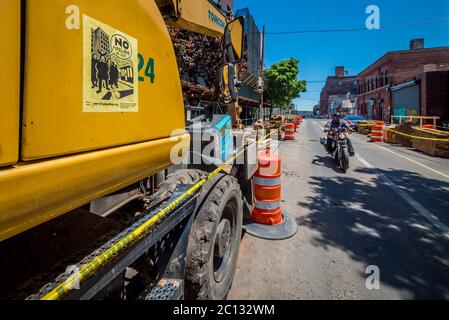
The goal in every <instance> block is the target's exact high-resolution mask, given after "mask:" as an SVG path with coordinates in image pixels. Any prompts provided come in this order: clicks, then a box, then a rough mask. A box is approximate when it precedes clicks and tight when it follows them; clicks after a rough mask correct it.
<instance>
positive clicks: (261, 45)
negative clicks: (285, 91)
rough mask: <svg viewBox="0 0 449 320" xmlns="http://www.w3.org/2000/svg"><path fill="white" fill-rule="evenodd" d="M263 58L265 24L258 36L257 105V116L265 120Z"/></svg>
mask: <svg viewBox="0 0 449 320" xmlns="http://www.w3.org/2000/svg"><path fill="white" fill-rule="evenodd" d="M264 60H265V26H263V31H262V36H261V37H260V69H259V92H260V106H259V118H260V119H261V120H263V121H265V114H264V101H263V91H264V90H263V89H264V81H263V67H264Z"/></svg>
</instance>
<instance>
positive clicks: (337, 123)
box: [327, 112, 355, 157]
mask: <svg viewBox="0 0 449 320" xmlns="http://www.w3.org/2000/svg"><path fill="white" fill-rule="evenodd" d="M339 128H345V129H346V131H347V132H349V131H350V130H352V129H351V126H350V125H349V123H348V122H346V121H345V120H342V118H341V113H339V112H337V113H335V114H334V115H333V117H332V121H331V122H330V124H329V130H330V131H336V130H338V129H339ZM347 140H348V151H349V154H350V155H351V157H352V156H354V155H355V152H354V147H353V145H352V141H351V140H350V139H349V137H348V138H347ZM332 144H333V140H332V139H331V137H328V138H327V151H328V152H329V153H331V152H332Z"/></svg>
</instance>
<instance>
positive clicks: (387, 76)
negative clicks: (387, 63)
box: [385, 70, 390, 85]
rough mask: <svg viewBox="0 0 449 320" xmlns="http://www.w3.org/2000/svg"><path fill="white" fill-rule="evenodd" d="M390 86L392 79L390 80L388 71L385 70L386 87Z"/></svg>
mask: <svg viewBox="0 0 449 320" xmlns="http://www.w3.org/2000/svg"><path fill="white" fill-rule="evenodd" d="M389 84H390V79H389V74H388V70H385V85H389Z"/></svg>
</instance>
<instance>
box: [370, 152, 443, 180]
mask: <svg viewBox="0 0 449 320" xmlns="http://www.w3.org/2000/svg"><path fill="white" fill-rule="evenodd" d="M375 146H376V147H378V148H380V149H382V150H384V151H387V152H390V153H392V154H394V155H396V156H398V157H400V158H402V159H405V160H408V161H410V162H412V163H414V164H416V165H418V166H420V167H422V168H424V169H427V170H429V171H432V172H433V173H436V174H438V175H440V176H443V177H445V178H446V179H449V175H447V174H444V173H442V172H440V171H438V170H435V169H432V168H430V167H428V166H426V165H424V164H422V163H420V162H418V161H415V160H413V159H410V158H409V157H406V156H404V155H401V154H399V153H397V152H394V151H392V150H389V149H387V148H385V147H382V146H379V145H377V144H375Z"/></svg>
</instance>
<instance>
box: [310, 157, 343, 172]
mask: <svg viewBox="0 0 449 320" xmlns="http://www.w3.org/2000/svg"><path fill="white" fill-rule="evenodd" d="M312 164H313V165H316V166H324V167H326V168H329V169H332V170H334V172H335V173H338V174H341V175H343V174H345V173H344V172H343V171H342V170H341V169H340V168H339V167H338V166H337V164H336V163H335V162H334V160H333V159H332V158H331V157H330V156H324V157H322V156H315V159H313V161H312Z"/></svg>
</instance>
